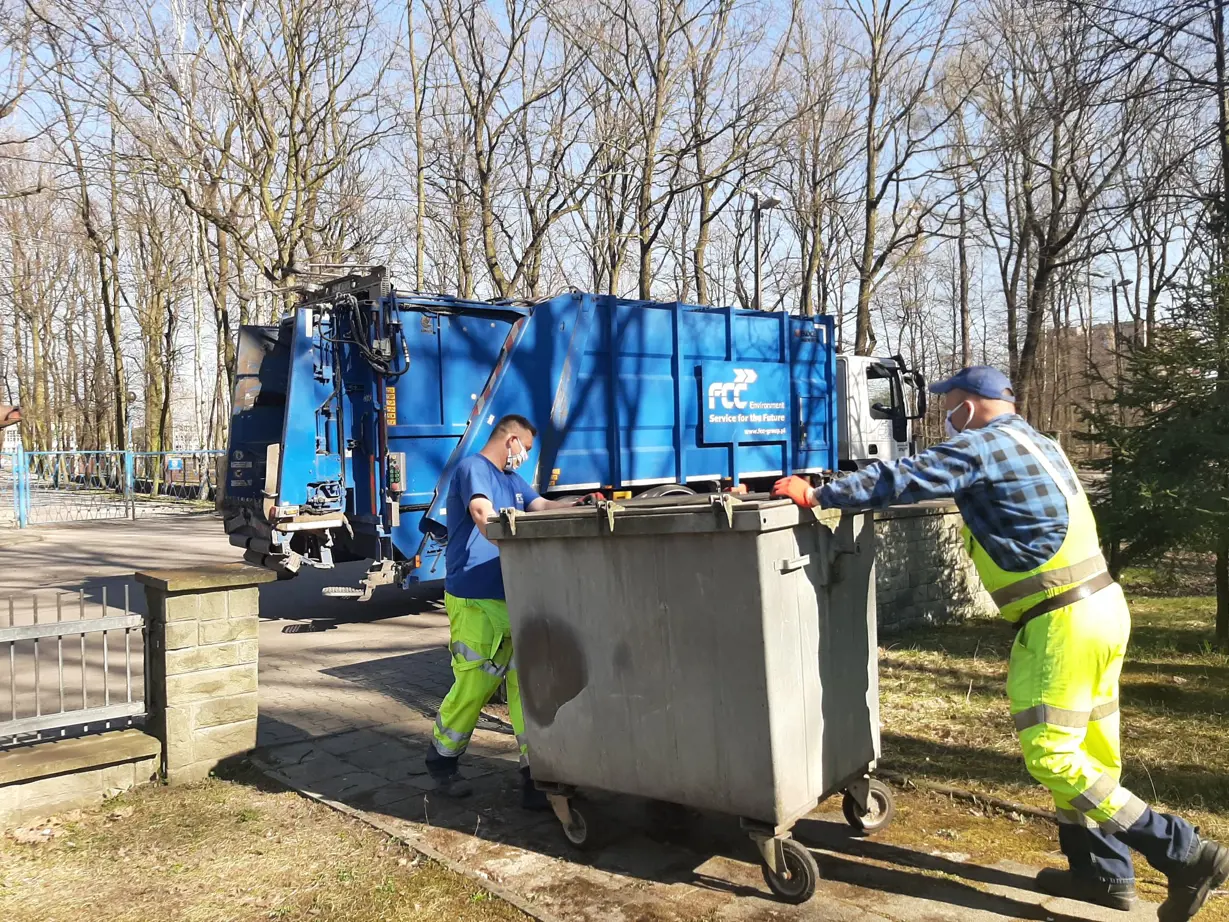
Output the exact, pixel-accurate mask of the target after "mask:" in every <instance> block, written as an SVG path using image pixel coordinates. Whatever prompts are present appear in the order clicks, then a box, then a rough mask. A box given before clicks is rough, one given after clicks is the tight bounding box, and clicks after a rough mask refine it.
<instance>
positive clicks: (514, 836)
mask: <svg viewBox="0 0 1229 922" xmlns="http://www.w3.org/2000/svg"><path fill="white" fill-rule="evenodd" d="M429 734H430V722H429V721H428V720H426V719H424V720H423V721H422V722H421V724H418V725H415V726H411V727H407V726H400V727H394V728H388V727H386V728H378V729H376V730H357V731H351V732H349V733H343V734H338V735H336V736H333V737H326V738H321V739H316V740H312V741H308V742H303V743H294V744H289V745H285V746H275V747H268V748H266V749H265V750H263V751H261V752H260V753H258V758H259V759H260V760H261V761H262V762H264V763H266V764H268V765H269V766H271V767H272V768H273V769H274V771H275V773H276V775H277V776H279V777H281V778H283V779H284V780H285V781H286V782H287V783H289V784H291V785H293V786H295V787H299V788H302V789H305V790H307V791H309V792H311V793H313V794H316V795H319V796H322V797H324V798H327V799H329V800H333V801H337V802H339V803H342V804H345V805H346V806H348V807H351V808H354V809H357V810H362V811H367V812H370V813H372V814H375V815H378V816H379V817H381V818H382V819H383V820H384V821H386V822H387V821H390V820H391V821H393V822H394V823H396V822H409V823H414V824H421V827H423V828H425V830H426V831H425V833H424V835H425V836H426V837H427V839H428V841H432V839H431V836H432V835H438V834H439V832H440V831H444V830H447V831H452V832H457V833H464V834H465V835H467V836H475V837H477V838H479V839H481V840H483V841H484V842H485V843H487V846H486V847H487V848H488V849H490V848H492V847H493V848H495V849H497V850H498V849H502V848H505V847H506V848H510V849H522V850H525V851H529V852H534V853H537V854H540V855H545V856H548V857H551V858H555V859H560V860H563V861H567V862H572V863H576V864H580V865H584V866H588V867H591V868H595V869H597V870H600V871H604V872H607V873H609V874H612V875H615V876H617V877H622V878H632V879H635V880H638V881H644V882H650V883H654V884H667V885H668V884H689V885H692V886H695V887H700V888H703V889H706V890H710V891H714V892H719V893H728V894H731V895H735V896H756V897H760V898H763V897H766V896H767V890H766V888H765V887H764V886H763V885H762V884H761V883H760V881H759V874H758V870H757V867H758V863H759V856H758V853H757V851H756V849H755V847H754V845H753V844H752V843H751V841H750V840H749V839H748V838H747V837H746V836H745V835H744V834H743V833H742V832H741V831H740V829H739V824H738V821H737V819H735V818H733V817H728V816H721V815H718V814H711V813H701V812H697V811H691V810H686V809H682V808H675V807H670V806H668V805H663V804H657V803H654V802H651V801H646V800H642V799H639V798H633V797H625V796H616V795H608V794H602V793H598V792H582V793H581V795H579V796H578V799H577V802H576V803H577V806H578V808H579V809H581V810H582V811H583V812H584V814H585V816H586V820H587V822H588V826H589V829H590V833H591V840H592V843H591V845H590V846H589V847H588V848H587V849H586V850H585V851H584V852H580V851H578V850H576V849H575V848H573V847H572V846H571V845H569V844H568V843H567V841H566V840H565V838H564V836H563V834H562V831H561V830H560V828H559V824H558V822H557V820H556V819H555V817H554V815H553V814H552V813H549V812H547V813H530V812H527V811H525V810H523V809H521V807H520V805H519V801H520V792H521V784H522V780H521V775H520V773H519V771H518V769H517V763H516V761H515V759H516V754H515V749H514V745H513V744H512V743H511V741H510V740H509V741H507V743H506V744H501V743H499V742H498V741H496V743H495V744H494V745H493V744H492V743H491V742H490V739H491V738H490V737H489V736H488V737H487V738H486V742H478V741H477V739H478V738H475V739H476V742H475V745H474V746H473V747H471V750H470V752H469V753H467V755H466V757H465V761H464V763H463V764H464V774H465V775H466V776H467V777H468V778H469V779H470V780H471V782H472V783H473V786H474V793H473V795H472V796H471V797H469V798H467V799H464V800H450V799H447V798H443V797H440V796H439V795H437V794H435V793H434V792H433V791H432V790H431V787H432V784H431V782H430V779H429V777H428V776H427V773H426V765H425V761H424V758H425V755H426V752H427V747H428V745H429V739H430V736H429ZM501 746H502V748H501ZM794 833H795V837H796V838H797V839H798V840H799V841H801V842H803V843H804V844H806V845H807V846H808V847H810V848H812V849H814V850H816V852H817V859H818V860H819V863H820V870H821V876H822V879H823V881H824V882H825V883H824V886H825V887H827V888H828V889H829V891H830V890H831V887H832V886H833V885H835V886H836V887H837V890H836V891H834V892H832V895H835V896H837V897H841V896H843V895H844V894H843V893H842V892H841V890H840V888H841V887H844V886H848V887H850V888H867V889H870V890H877V891H884V892H887V893H894V894H899V895H901V896H903V897H912V898H922V899H927V900H933V901H936V902H939V903H944V904H947V905H948V906H950V907H954V908H956V909H957V910H980V911H984V912H990V913H996V914H998V915H999V916H1002V917H1007V918H1016V919H1030V920H1032V919H1035V920H1042V919H1050V920H1055V922H1076V917H1071V916H1066V915H1063V914H1062V913H1059V912H1055V911H1054V910H1052V909H1045V908H1042V907H1041V906H1039V905H1036V904H1034V903H1030V902H1027V901H1024V900H1020V899H1016V898H1013V897H1011V896H1005V895H999V894H996V893H991V892H987V891H986V890H984V889H981V888H982V887H985V886H992V887H993V886H998V887H1004V888H1014V889H1017V890H1032V889H1033V888H1032V880H1031V877H1030V876H1028V875H1026V874H1019V873H1014V872H1012V871H1010V870H1002V869H996V868H986V867H980V866H976V865H970V864H964V863H961V862H958V861H952V860H948V859H946V858H943V857H937V856H933V855H927V854H924V853H922V852H917V851H913V850H910V849H907V848H900V847H896V846H891V845H884V844H879V843H876V842H874V841H872V840H868V839H863V838H859V837H857V836H856V835H854V834H853V832H852V831H851V830H850V829H849V828H848V827H846V826H845V825H844V824H843V823H839V822H833V821H831V820H830V819H827V818H823V817H820V818H807V819H804V820H803V821H802V822H800V823H799V824H798V825H797V826H796V827H795V829H794ZM506 857H507V858H508V859H509V860H515V854H514V853H512V852H509V853H508V854H507V856H506ZM714 859H718V861H717V864H716V865H715V867H716V868H718V869H719V870H718V872H717V873H712V871H713V867H714V866H710V862H713V860H714ZM730 863H734V865H733V866H734V867H736V868H737V867H741V868H743V869H745V871H743V872H741V873H739V874H737V875H734V876H733V877H732V878H731V877H726V876H724V869H725V868H728V867H730V866H731V865H730ZM718 874H722V875H723V876H718ZM935 874H943V875H947V876H948V877H947V879H942V878H937V877H935V876H933V875H935ZM825 892H828V891H825ZM849 896H850V899H851V900H858V901H860V902H862V903H865V897H866V894H865V893H864V892H863V893H861V894H859V891H857V890H853V889H851V890H850V893H849ZM872 908H873V907H872Z"/></svg>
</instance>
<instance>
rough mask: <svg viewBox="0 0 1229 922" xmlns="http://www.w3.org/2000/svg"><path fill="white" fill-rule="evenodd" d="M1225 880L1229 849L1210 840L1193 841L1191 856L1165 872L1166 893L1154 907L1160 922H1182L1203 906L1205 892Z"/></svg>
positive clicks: (1228, 867)
mask: <svg viewBox="0 0 1229 922" xmlns="http://www.w3.org/2000/svg"><path fill="white" fill-rule="evenodd" d="M1226 879H1229V848H1226V847H1225V846H1223V845H1221V844H1220V843H1219V842H1213V841H1212V840H1211V839H1199V840H1196V844H1195V848H1194V857H1192V858H1191V860H1190V861H1189V862H1188V863H1187V865H1186V867H1184V868H1182V869H1181V870H1180V871H1175V872H1174V873H1173V874H1170V875H1169V895H1168V896H1167V897H1165V902H1164V903H1162V904H1161V908H1160V909H1158V910H1157V914H1156V917H1157V919H1158V920H1160V922H1186V920H1187V919H1193V918H1194V917H1195V913H1197V912H1199V910H1200V909H1202V908H1203V904H1204V903H1205V902H1207V899H1208V895H1209V894H1210V893H1211V892H1212V891H1213V890H1215V889H1216V888H1217V887H1219V886H1220V885H1221V884H1223V883H1224V882H1225V881H1226Z"/></svg>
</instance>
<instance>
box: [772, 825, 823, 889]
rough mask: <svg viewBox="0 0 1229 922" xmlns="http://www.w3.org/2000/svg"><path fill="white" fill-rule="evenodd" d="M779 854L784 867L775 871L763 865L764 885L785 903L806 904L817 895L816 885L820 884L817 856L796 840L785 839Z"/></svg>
mask: <svg viewBox="0 0 1229 922" xmlns="http://www.w3.org/2000/svg"><path fill="white" fill-rule="evenodd" d="M779 854H780V856H781V859H782V860H781V862H780V863H781V864H783V865H784V866H783V867H778V868H777V870H775V871H774V870H773V869H772V868H770V867H769V866H768V865H767V864H765V865H763V868H762V870H763V872H764V883H766V884H768V889H769V890H771V891H772V892H773V894H774V895H775V896H776V897H777V899H779V900H781V901H782V902H783V903H793V904H795V905H797V904H798V903H805V902H806V901H807V900H809V899H810V898H811V897H813V896H814V895H815V885H816V884H817V883H818V882H819V865H818V864H816V863H815V856H814V855H812V854H811V852H810V851H809V850H808V849H807V847H806V846H805V845H802V844H800V843H799V842H798V841H796V840H795V839H783V840H782V841H781V850H780V852H779Z"/></svg>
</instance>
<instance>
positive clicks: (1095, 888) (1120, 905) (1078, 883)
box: [1037, 868, 1135, 912]
mask: <svg viewBox="0 0 1229 922" xmlns="http://www.w3.org/2000/svg"><path fill="white" fill-rule="evenodd" d="M1037 888H1038V889H1039V890H1040V891H1041V892H1042V893H1048V894H1049V895H1050V896H1061V897H1065V898H1066V899H1069V900H1078V901H1079V902H1081V903H1095V904H1096V905H1098V906H1105V907H1106V908H1108V909H1117V910H1119V911H1120V912H1130V911H1131V909H1132V908H1133V907H1134V906H1135V884H1112V883H1109V882H1107V881H1104V880H1098V879H1097V878H1095V877H1085V876H1083V875H1076V874H1072V873H1071V872H1070V871H1060V870H1058V868H1045V869H1043V870H1041V871H1039V872H1038V873H1037Z"/></svg>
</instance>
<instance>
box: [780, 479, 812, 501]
mask: <svg viewBox="0 0 1229 922" xmlns="http://www.w3.org/2000/svg"><path fill="white" fill-rule="evenodd" d="M772 495H773V496H777V497H786V496H788V497H789V498H790V499H792V500H793V501H794V502H795V503H797V504H798V505H799V506H801V507H802V508H803V509H810V508H811V485H810V484H809V483H807V482H806V481H805V480H803V479H802V478H801V477H798V476H794V477H782V478H781V479H780V480H778V481H777V482H776V483H774V484H773V485H772Z"/></svg>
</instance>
